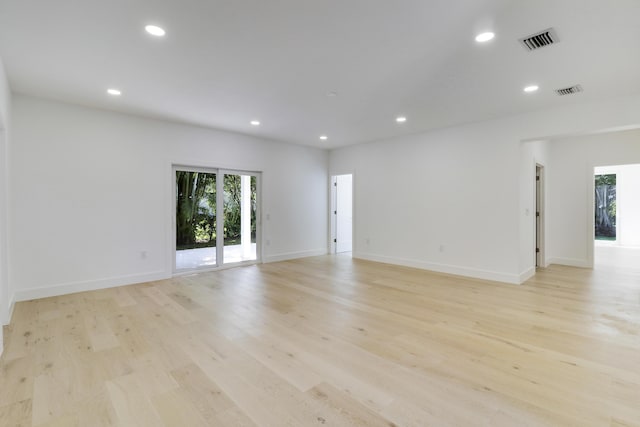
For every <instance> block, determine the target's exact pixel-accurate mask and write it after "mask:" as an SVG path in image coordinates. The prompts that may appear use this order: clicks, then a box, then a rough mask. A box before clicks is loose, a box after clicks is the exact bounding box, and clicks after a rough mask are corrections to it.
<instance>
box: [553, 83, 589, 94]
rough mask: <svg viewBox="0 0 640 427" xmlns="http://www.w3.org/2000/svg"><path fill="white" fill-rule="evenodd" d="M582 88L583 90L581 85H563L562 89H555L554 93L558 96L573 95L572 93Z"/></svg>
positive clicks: (580, 90)
mask: <svg viewBox="0 0 640 427" xmlns="http://www.w3.org/2000/svg"><path fill="white" fill-rule="evenodd" d="M582 90H583V89H582V86H580V85H575V86H571V87H564V88H562V89H556V93H557V94H558V95H560V96H565V95H573V94H574V93H579V92H582Z"/></svg>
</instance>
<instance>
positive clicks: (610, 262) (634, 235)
mask: <svg viewBox="0 0 640 427" xmlns="http://www.w3.org/2000/svg"><path fill="white" fill-rule="evenodd" d="M592 183H593V188H594V192H593V200H594V205H593V211H594V212H593V220H594V221H593V234H592V237H593V245H594V251H593V260H594V268H633V269H638V270H640V164H632V165H616V166H600V167H595V168H594V174H593V181H592Z"/></svg>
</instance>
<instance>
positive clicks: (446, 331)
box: [0, 256, 640, 427]
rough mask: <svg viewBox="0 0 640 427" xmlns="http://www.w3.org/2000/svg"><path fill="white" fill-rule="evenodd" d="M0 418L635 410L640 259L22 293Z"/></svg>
mask: <svg viewBox="0 0 640 427" xmlns="http://www.w3.org/2000/svg"><path fill="white" fill-rule="evenodd" d="M5 331H6V333H7V335H6V339H7V343H6V344H7V347H6V350H5V353H4V355H3V356H2V359H1V360H0V425H2V426H13V425H25V426H28V425H35V426H76V425H78V426H91V427H93V426H110V425H120V426H137V425H140V426H162V425H167V426H184V427H187V426H189V427H190V426H200V425H214V426H253V425H260V426H278V427H280V426H316V425H317V426H321V425H327V426H341V425H348V426H351V425H360V426H378V425H384V426H390V425H399V426H400V425H401V426H449V425H452V426H545V425H550V426H551V425H552V426H581V427H584V426H640V275H639V274H638V273H636V272H624V271H618V272H612V271H606V272H602V273H600V272H598V271H597V270H595V271H590V270H583V269H575V268H568V267H555V266H552V267H550V268H549V269H546V270H543V271H540V272H539V273H538V274H537V275H536V277H535V279H533V280H531V281H529V282H528V283H526V284H525V285H523V286H515V285H507V284H498V283H491V282H486V281H480V280H470V279H463V278H458V277H452V276H446V275H438V274H432V273H428V272H424V271H420V270H413V269H409V268H402V267H393V266H389V265H384V264H376V263H370V262H364V261H354V260H351V258H348V257H331V256H324V257H316V258H307V259H303V260H297V261H291V262H283V263H275V264H265V265H258V266H251V267H243V268H236V269H230V270H224V271H219V272H215V273H208V274H201V275H194V276H189V277H182V278H176V279H172V280H166V281H160V282H153V283H146V284H141V285H134V286H127V287H120V288H115V289H109V290H103V291H95V292H87V293H79V294H74V295H68V296H62V297H55V298H47V299H42V300H37V301H30V302H25V303H19V304H18V305H17V306H16V309H15V313H14V316H13V323H12V324H11V325H10V326H9V327H8V328H7V329H6V330H5Z"/></svg>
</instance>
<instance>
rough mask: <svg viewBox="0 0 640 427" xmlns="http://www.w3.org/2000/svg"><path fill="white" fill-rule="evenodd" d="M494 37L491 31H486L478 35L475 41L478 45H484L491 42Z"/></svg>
mask: <svg viewBox="0 0 640 427" xmlns="http://www.w3.org/2000/svg"><path fill="white" fill-rule="evenodd" d="M495 36H496V35H495V34H494V33H492V32H491V31H487V32H486V33H480V34H478V35H477V36H476V41H477V42H478V43H485V42H488V41H489V40H493V38H494V37H495Z"/></svg>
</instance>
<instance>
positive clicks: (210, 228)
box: [173, 166, 259, 272]
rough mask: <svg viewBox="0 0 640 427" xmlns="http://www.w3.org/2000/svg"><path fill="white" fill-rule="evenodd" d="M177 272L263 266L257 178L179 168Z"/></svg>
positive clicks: (176, 172)
mask: <svg viewBox="0 0 640 427" xmlns="http://www.w3.org/2000/svg"><path fill="white" fill-rule="evenodd" d="M173 173H174V178H175V181H174V182H175V198H174V213H175V216H174V218H175V221H174V223H175V265H174V271H176V272H185V271H190V270H198V269H210V268H215V267H218V266H220V265H222V264H224V265H228V264H233V263H251V262H256V261H258V260H259V249H258V248H259V246H258V236H259V210H258V202H259V194H258V190H259V174H258V173H254V172H244V171H229V170H220V169H202V168H190V167H181V166H176V167H174V170H173Z"/></svg>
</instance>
